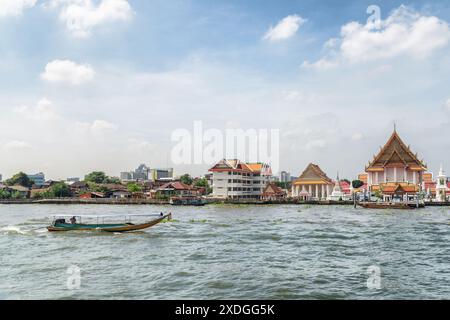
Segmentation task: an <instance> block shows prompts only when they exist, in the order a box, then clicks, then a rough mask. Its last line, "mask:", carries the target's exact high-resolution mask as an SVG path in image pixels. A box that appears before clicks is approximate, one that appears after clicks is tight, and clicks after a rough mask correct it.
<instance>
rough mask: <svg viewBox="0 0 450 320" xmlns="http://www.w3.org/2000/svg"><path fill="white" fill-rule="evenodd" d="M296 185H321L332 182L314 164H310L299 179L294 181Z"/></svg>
mask: <svg viewBox="0 0 450 320" xmlns="http://www.w3.org/2000/svg"><path fill="white" fill-rule="evenodd" d="M295 182H296V183H302V182H314V183H323V184H332V183H333V181H332V180H331V179H330V178H328V176H327V175H326V174H325V172H323V171H322V169H320V167H319V166H318V165H316V164H313V163H310V164H309V165H308V166H307V167H306V169H305V170H304V171H303V172H302V174H301V175H300V177H299V178H298V179H297V180H296V181H295Z"/></svg>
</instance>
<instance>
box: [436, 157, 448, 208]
mask: <svg viewBox="0 0 450 320" xmlns="http://www.w3.org/2000/svg"><path fill="white" fill-rule="evenodd" d="M448 190H449V189H448V187H447V177H446V175H445V172H444V170H443V169H442V164H441V168H440V170H439V175H438V176H437V179H436V202H446V201H447V192H448Z"/></svg>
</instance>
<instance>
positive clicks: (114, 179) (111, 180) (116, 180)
mask: <svg viewBox="0 0 450 320" xmlns="http://www.w3.org/2000/svg"><path fill="white" fill-rule="evenodd" d="M106 183H113V184H121V181H120V179H119V178H117V177H107V178H106Z"/></svg>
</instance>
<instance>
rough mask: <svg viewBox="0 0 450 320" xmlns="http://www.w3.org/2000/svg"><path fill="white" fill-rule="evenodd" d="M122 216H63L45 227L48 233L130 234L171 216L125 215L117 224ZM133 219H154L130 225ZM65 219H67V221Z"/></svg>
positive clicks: (55, 218) (56, 217)
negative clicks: (100, 232) (95, 232)
mask: <svg viewBox="0 0 450 320" xmlns="http://www.w3.org/2000/svg"><path fill="white" fill-rule="evenodd" d="M120 217H124V216H117V215H116V216H114V215H99V216H73V215H70V216H68V215H63V216H55V217H54V219H53V222H52V224H51V225H50V226H48V227H47V230H48V231H51V232H55V231H105V232H131V231H138V230H143V229H147V228H150V227H152V226H154V225H156V224H158V223H160V222H161V221H163V220H164V219H166V218H167V219H169V220H171V219H172V214H171V213H169V214H162V213H161V214H153V215H127V216H125V217H124V219H123V220H124V222H122V223H118V222H117V219H118V218H120ZM133 217H143V218H147V217H154V219H152V220H146V221H145V222H142V223H136V224H135V223H132V222H131V219H132V218H133ZM66 219H69V221H67V220H66ZM105 219H106V220H108V219H110V220H116V222H114V223H105ZM83 221H87V223H83Z"/></svg>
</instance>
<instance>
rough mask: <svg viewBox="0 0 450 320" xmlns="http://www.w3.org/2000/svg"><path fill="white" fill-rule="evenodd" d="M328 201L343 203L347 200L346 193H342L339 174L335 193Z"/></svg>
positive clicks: (334, 189)
mask: <svg viewBox="0 0 450 320" xmlns="http://www.w3.org/2000/svg"><path fill="white" fill-rule="evenodd" d="M327 200H332V201H342V200H346V195H345V193H344V192H342V189H341V184H340V179H339V173H338V174H337V178H336V183H335V184H334V188H333V192H332V193H331V195H330V196H329V197H328V199H327Z"/></svg>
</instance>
